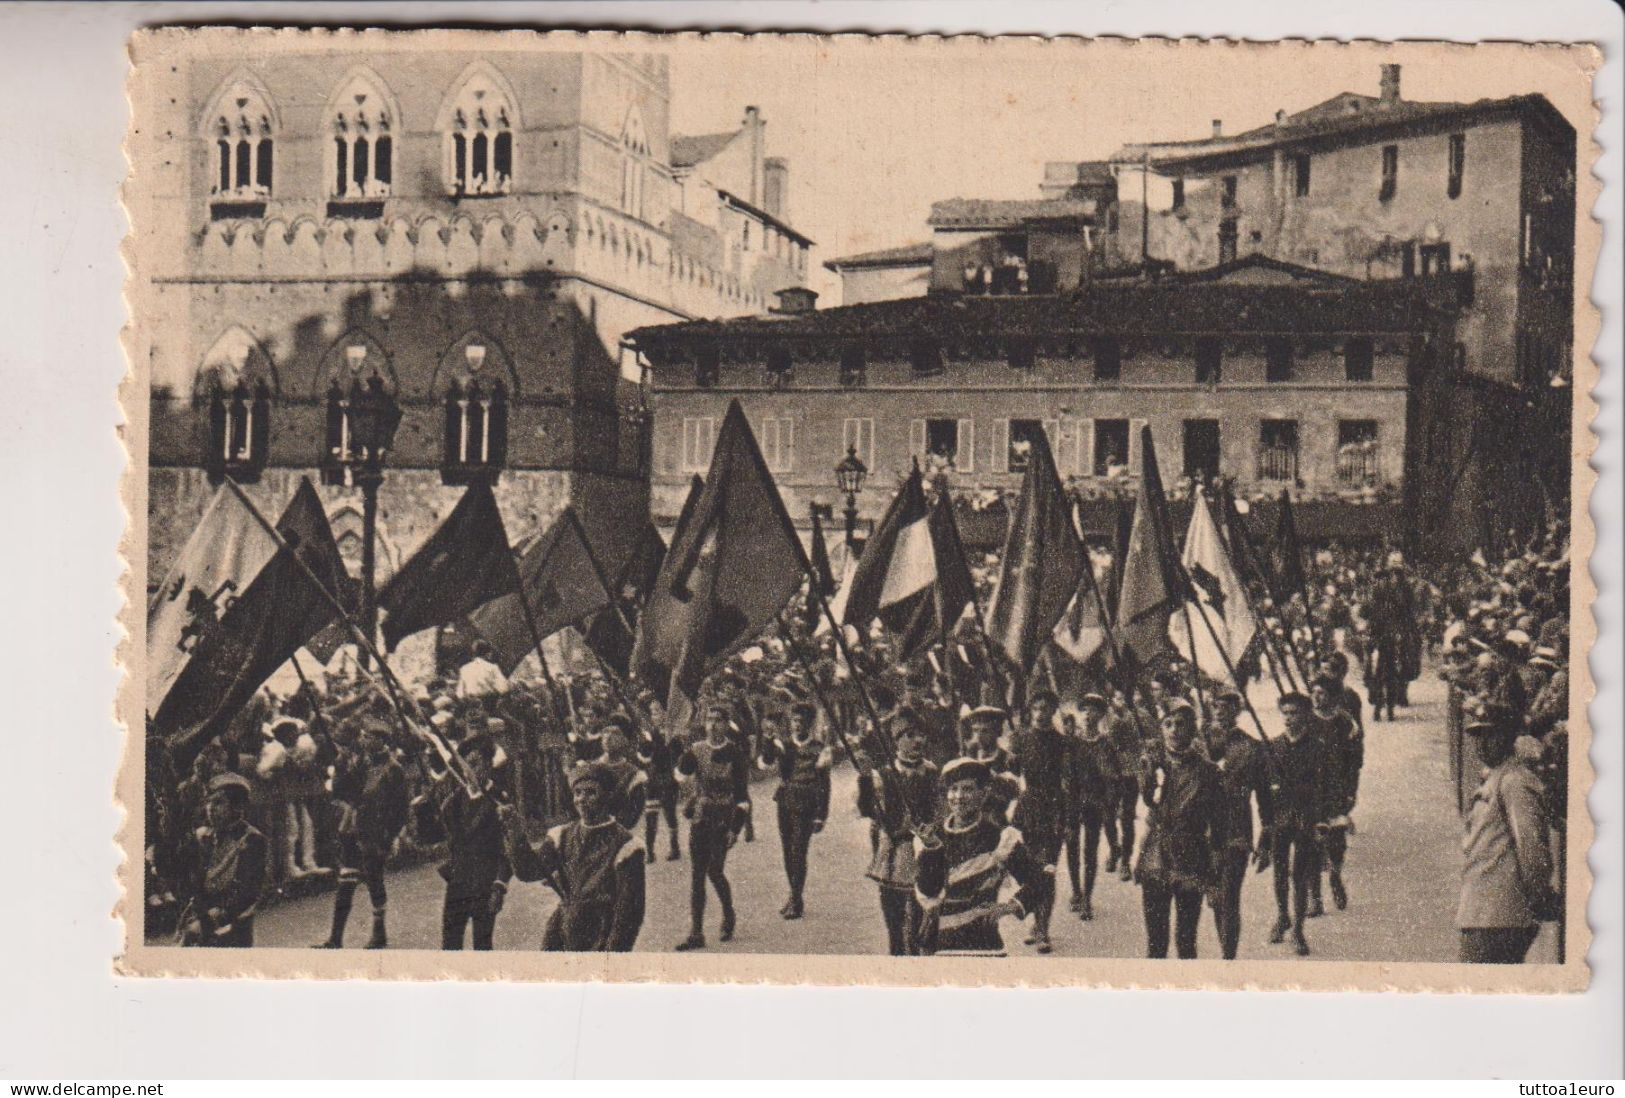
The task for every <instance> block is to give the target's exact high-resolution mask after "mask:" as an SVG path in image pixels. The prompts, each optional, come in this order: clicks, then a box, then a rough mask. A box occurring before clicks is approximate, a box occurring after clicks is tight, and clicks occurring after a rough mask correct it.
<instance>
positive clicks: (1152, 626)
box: [1116, 427, 1182, 663]
mask: <svg viewBox="0 0 1625 1098" xmlns="http://www.w3.org/2000/svg"><path fill="white" fill-rule="evenodd" d="M1140 437H1141V445H1140V465H1141V468H1142V469H1143V470H1144V471H1143V472H1142V474H1141V476H1140V500H1139V504H1138V505H1137V506H1136V507H1135V508H1134V523H1133V525H1132V526H1131V527H1130V529H1129V537H1128V549H1127V550H1126V551H1125V552H1124V554H1123V566H1122V573H1123V578H1122V586H1121V588H1120V591H1119V594H1118V600H1117V616H1116V633H1117V644H1118V647H1119V648H1120V649H1121V650H1122V653H1123V656H1124V658H1125V659H1132V660H1133V661H1136V662H1138V663H1144V662H1146V661H1147V660H1150V659H1151V658H1152V657H1154V656H1155V655H1156V654H1157V653H1158V652H1161V651H1162V650H1163V649H1165V648H1167V647H1168V618H1169V615H1171V614H1172V613H1173V612H1174V611H1175V610H1177V609H1178V608H1179V606H1180V591H1181V586H1182V585H1181V583H1180V581H1179V571H1178V565H1177V561H1178V554H1176V553H1175V552H1174V548H1173V534H1172V533H1171V532H1170V530H1169V527H1168V502H1167V499H1166V498H1165V497H1164V496H1163V493H1162V474H1161V472H1160V470H1159V469H1158V468H1157V453H1156V449H1155V447H1154V446H1153V445H1152V442H1151V428H1149V427H1145V428H1142V431H1141V436H1140Z"/></svg>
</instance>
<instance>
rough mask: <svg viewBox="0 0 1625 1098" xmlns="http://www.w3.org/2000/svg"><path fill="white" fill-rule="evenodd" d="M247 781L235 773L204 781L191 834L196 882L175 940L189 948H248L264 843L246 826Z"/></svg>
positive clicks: (262, 874) (261, 888)
mask: <svg viewBox="0 0 1625 1098" xmlns="http://www.w3.org/2000/svg"><path fill="white" fill-rule="evenodd" d="M248 793H249V786H248V780H247V779H246V778H243V777H241V776H239V775H237V774H233V773H229V772H228V773H224V774H217V775H216V776H215V777H214V778H212V779H210V781H209V786H208V796H207V800H205V801H204V813H205V816H206V818H207V819H208V823H207V824H206V825H205V826H203V827H201V828H199V829H198V830H197V833H196V841H197V857H196V858H195V860H194V864H195V865H196V867H197V879H196V880H195V881H194V882H193V895H192V902H191V904H190V905H189V906H188V912H189V917H188V918H185V919H184V920H183V922H182V925H181V941H182V943H183V944H185V945H190V946H209V947H216V948H232V947H235V948H248V947H250V946H252V945H253V944H254V909H255V908H256V907H257V906H258V905H259V902H260V895H261V893H262V892H263V891H264V889H265V869H266V860H267V852H268V849H269V847H268V844H267V843H266V841H265V836H264V835H262V834H260V833H259V832H258V831H256V830H255V829H254V828H253V827H251V826H249V823H248V820H247V813H248Z"/></svg>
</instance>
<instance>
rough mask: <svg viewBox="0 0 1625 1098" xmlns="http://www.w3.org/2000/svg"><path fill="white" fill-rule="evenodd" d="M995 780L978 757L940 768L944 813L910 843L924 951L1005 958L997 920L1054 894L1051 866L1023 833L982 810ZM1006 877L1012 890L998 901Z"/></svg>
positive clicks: (1021, 914) (1018, 914) (1022, 911)
mask: <svg viewBox="0 0 1625 1098" xmlns="http://www.w3.org/2000/svg"><path fill="white" fill-rule="evenodd" d="M992 780H993V774H992V772H991V771H989V770H988V768H987V765H986V764H985V763H981V762H978V761H977V760H975V759H968V758H966V759H955V760H954V761H953V762H951V763H949V764H948V765H947V766H946V767H944V768H943V771H942V786H943V789H944V795H945V797H946V799H947V802H948V815H947V818H946V819H944V820H943V822H942V823H941V824H940V825H936V826H931V827H924V828H921V829H920V833H919V836H918V838H917V839H916V840H915V848H916V851H917V856H918V859H919V872H918V879H917V884H916V890H917V893H918V896H919V902H920V906H921V910H922V912H923V915H924V918H923V920H922V928H923V929H922V933H921V945H920V952H922V953H925V954H933V955H944V956H960V957H965V956H970V957H1002V956H1004V955H1005V951H1004V939H1003V937H1002V936H1001V935H1000V934H999V920H1000V919H1002V918H1003V917H1004V916H1006V915H1014V916H1016V917H1017V918H1024V917H1025V916H1026V914H1027V913H1028V912H1029V911H1031V910H1034V909H1035V908H1036V906H1037V905H1038V904H1040V903H1041V902H1042V901H1043V898H1044V896H1045V895H1051V896H1053V895H1054V892H1055V879H1054V877H1055V867H1054V866H1053V865H1044V864H1043V863H1042V862H1041V861H1040V860H1039V859H1038V858H1037V857H1035V856H1034V855H1033V854H1032V853H1031V852H1030V851H1029V850H1028V849H1027V847H1026V845H1025V844H1024V843H1023V842H1022V838H1021V832H1020V831H1018V830H1016V829H1015V828H1014V827H1009V826H1006V825H1004V824H1001V823H1000V822H998V821H997V820H994V819H993V818H992V817H990V816H989V815H988V814H987V813H985V812H983V811H982V805H983V802H984V801H985V800H986V798H987V795H988V788H989V786H990V784H991V783H992ZM1010 878H1014V879H1015V882H1016V885H1017V891H1016V893H1015V895H1014V896H1012V897H1011V898H1010V899H1008V900H1001V899H1000V898H999V893H1000V891H1001V890H1002V889H1003V886H1004V883H1005V881H1006V880H1007V879H1010Z"/></svg>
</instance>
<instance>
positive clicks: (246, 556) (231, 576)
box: [146, 482, 277, 715]
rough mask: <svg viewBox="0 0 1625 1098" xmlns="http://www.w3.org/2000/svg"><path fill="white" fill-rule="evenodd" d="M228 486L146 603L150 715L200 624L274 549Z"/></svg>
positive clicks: (185, 657)
mask: <svg viewBox="0 0 1625 1098" xmlns="http://www.w3.org/2000/svg"><path fill="white" fill-rule="evenodd" d="M233 488H234V485H232V484H231V483H230V482H227V483H225V484H222V485H221V486H220V488H219V490H218V491H216V492H215V494H214V498H213V499H211V500H210V501H209V505H208V507H207V508H205V509H204V511H203V518H202V519H201V520H200V521H199V522H198V525H197V529H195V530H193V531H192V536H191V537H190V538H188V539H186V545H185V547H184V548H182V549H181V553H180V556H179V557H177V558H176V560H175V563H174V564H173V565H171V566H170V569H169V571H168V573H167V574H165V576H164V580H163V582H162V583H160V584H159V585H158V588H157V590H156V591H154V592H153V595H152V598H151V599H150V600H149V601H148V603H147V696H146V711H147V713H148V714H149V715H151V714H153V713H156V712H157V711H158V709H159V707H160V706H161V705H162V704H163V702H164V698H165V697H166V696H168V694H169V691H170V688H171V687H173V686H174V685H175V680H176V679H177V678H178V677H179V676H180V674H181V672H182V671H183V670H184V669H185V667H186V664H187V663H188V662H189V661H190V660H191V658H192V653H193V650H194V648H195V647H196V645H197V642H198V641H199V639H200V638H201V636H202V633H201V629H202V628H203V627H204V626H205V625H206V624H207V623H208V622H212V621H214V620H215V619H216V618H217V617H218V616H219V611H220V610H221V608H222V606H223V605H226V604H229V603H230V602H231V601H232V600H234V599H236V598H237V597H239V596H240V595H241V594H242V593H243V592H244V591H246V590H247V589H248V584H249V581H251V580H252V579H253V578H254V577H255V576H256V575H258V574H259V571H260V569H262V568H264V567H265V565H266V564H267V562H269V561H270V559H271V558H272V557H273V556H274V555H275V554H276V548H277V546H276V538H274V537H272V536H271V532H270V531H269V530H267V529H266V528H265V524H264V523H263V522H261V521H260V520H259V519H258V518H257V517H256V516H255V515H254V512H253V510H252V509H251V508H250V507H249V505H248V504H247V502H245V500H244V499H243V496H242V494H241V493H240V492H237V491H234V490H233ZM200 615H201V616H200Z"/></svg>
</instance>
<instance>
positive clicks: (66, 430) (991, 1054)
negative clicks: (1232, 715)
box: [0, 0, 1625, 1080]
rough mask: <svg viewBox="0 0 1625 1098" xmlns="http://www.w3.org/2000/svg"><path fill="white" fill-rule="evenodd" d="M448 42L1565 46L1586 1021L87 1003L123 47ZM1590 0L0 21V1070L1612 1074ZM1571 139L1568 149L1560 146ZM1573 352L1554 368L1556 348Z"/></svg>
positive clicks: (1603, 88) (185, 1073) (849, 998)
mask: <svg viewBox="0 0 1625 1098" xmlns="http://www.w3.org/2000/svg"><path fill="white" fill-rule="evenodd" d="M211 19H214V20H230V21H233V22H238V23H244V22H263V23H273V22H292V21H298V20H306V21H321V22H339V21H343V20H346V19H349V20H352V21H357V22H361V21H366V22H381V21H384V20H388V21H390V22H391V23H396V24H400V23H403V22H404V21H414V22H417V23H436V22H441V23H444V22H457V23H473V22H481V21H490V22H513V23H528V24H533V25H540V24H542V23H546V24H548V25H567V26H578V27H592V26H611V25H625V26H638V27H645V28H649V29H656V28H672V29H679V28H680V29H701V28H708V27H709V28H719V27H727V28H730V29H742V30H743V29H776V30H799V29H806V30H818V29H823V30H837V29H839V30H872V31H890V32H906V33H927V32H975V33H996V32H1029V33H1077V34H1102V33H1112V34H1122V35H1137V34H1164V35H1213V36H1218V35H1224V36H1231V37H1245V38H1251V39H1269V38H1279V37H1287V36H1291V37H1339V38H1350V37H1362V38H1412V39H1426V38H1453V39H1458V40H1466V39H1487V38H1489V39H1496V38H1498V39H1523V40H1528V39H1543V40H1558V41H1581V40H1589V41H1595V42H1598V43H1599V44H1601V45H1602V47H1603V49H1604V52H1605V54H1606V57H1607V66H1606V68H1605V69H1604V70H1603V71H1602V73H1601V74H1600V75H1599V77H1598V81H1597V95H1598V98H1599V100H1600V101H1601V102H1602V105H1603V108H1604V111H1605V119H1604V123H1603V127H1602V129H1601V130H1600V131H1599V132H1598V133H1597V135H1596V136H1597V139H1598V141H1599V142H1600V143H1601V144H1602V145H1603V157H1602V160H1601V163H1600V166H1599V174H1601V175H1602V176H1603V178H1604V179H1605V181H1606V184H1607V188H1608V189H1607V191H1606V193H1605V194H1604V197H1603V202H1602V205H1601V206H1600V207H1599V208H1598V209H1597V211H1596V213H1597V215H1598V216H1599V217H1600V218H1602V219H1603V220H1604V221H1605V226H1606V227H1605V233H1606V236H1605V240H1604V245H1603V251H1602V257H1601V260H1600V264H1599V271H1600V276H1599V280H1598V282H1597V284H1596V286H1595V287H1594V291H1593V292H1594V298H1595V300H1597V301H1598V302H1600V303H1604V307H1605V318H1604V328H1603V333H1602V339H1601V341H1600V343H1599V345H1598V347H1597V349H1596V351H1595V357H1596V358H1597V360H1598V361H1599V362H1600V363H1601V364H1602V366H1603V375H1604V381H1603V384H1602V386H1601V387H1600V388H1599V389H1598V391H1597V397H1598V400H1599V401H1600V402H1601V403H1602V404H1603V405H1604V407H1603V411H1602V416H1601V418H1600V419H1599V420H1598V431H1599V433H1600V435H1601V436H1602V447H1601V449H1600V450H1599V452H1598V455H1597V461H1596V463H1597V465H1598V467H1599V469H1600V470H1601V471H1602V474H1603V479H1602V481H1601V482H1600V484H1599V486H1598V489H1597V492H1596V495H1595V497H1594V499H1593V503H1592V507H1593V513H1594V515H1595V517H1596V520H1597V523H1598V526H1597V535H1598V536H1597V545H1596V553H1595V556H1594V557H1593V568H1594V575H1595V577H1596V581H1597V584H1598V587H1599V589H1600V590H1601V601H1600V602H1599V603H1598V606H1597V615H1598V619H1599V627H1600V629H1601V636H1600V638H1599V641H1598V644H1597V646H1596V648H1595V650H1594V652H1593V654H1592V667H1593V673H1594V675H1595V676H1596V678H1597V680H1598V686H1599V694H1598V699H1597V702H1596V704H1595V705H1594V706H1593V708H1592V722H1593V726H1594V728H1595V731H1596V734H1595V737H1594V743H1595V746H1594V754H1593V761H1594V763H1595V765H1596V767H1597V769H1598V771H1599V773H1600V777H1599V780H1598V782H1597V786H1596V789H1595V791H1594V792H1593V794H1592V797H1591V802H1590V803H1591V809H1592V812H1593V814H1594V815H1595V817H1596V820H1597V827H1598V837H1597V842H1596V844H1595V847H1594V849H1593V853H1592V859H1591V862H1592V869H1593V872H1594V874H1595V876H1596V886H1595V890H1594V895H1593V899H1592V905H1591V918H1592V921H1593V924H1594V925H1595V926H1596V928H1597V940H1596V942H1595V945H1594V947H1593V950H1592V954H1591V960H1592V963H1593V966H1594V968H1595V977H1594V986H1593V988H1592V990H1591V992H1590V993H1589V994H1588V995H1585V996H1583V997H1582V996H1570V997H1559V998H1552V999H1535V998H1493V997H1482V998H1476V999H1469V998H1465V997H1442V996H1416V995H1408V996H1406V995H1382V996H1378V995H1286V994H1267V995H1266V994H1237V993H1231V994H1198V993H1179V992H1138V993H1135V992H1082V991H1065V990H1061V991H1043V992H1021V991H947V990H944V991H918V990H913V991H883V990H872V989H865V990H850V991H847V990H829V989H818V990H814V989H796V988H754V987H753V988H714V987H713V988H691V987H681V988H674V987H625V986H549V985H524V986H520V985H499V986H480V985H468V984H443V985H425V984H385V985H376V986H364V985H359V984H289V983H265V984H256V983H247V982H241V983H235V984H223V983H207V982H200V981H153V980H134V979H121V978H115V977H114V976H113V975H112V971H111V958H112V956H113V955H114V954H115V953H116V952H117V950H118V948H119V943H120V940H121V932H120V928H119V926H118V925H117V923H116V922H115V921H114V920H113V919H112V918H111V915H110V912H111V911H112V908H113V905H114V904H115V902H116V900H117V892H116V888H115V886H114V883H113V882H114V871H115V867H116V864H117V857H118V853H117V849H116V847H115V846H114V845H113V843H112V841H111V836H112V834H113V833H114V831H115V830H116V828H117V827H118V822H119V821H118V815H117V813H116V811H115V810H114V809H113V808H112V807H111V791H112V788H113V781H114V775H115V772H116V769H117V765H118V759H119V752H120V746H121V744H120V733H119V730H118V728H117V726H116V725H115V724H114V723H113V720H112V700H113V696H114V691H115V688H116V686H117V681H118V680H117V674H116V672H115V671H114V670H113V668H112V665H111V658H112V652H113V648H114V645H115V643H116V640H117V629H116V627H115V625H114V618H115V615H116V613H117V612H118V608H119V597H120V596H119V594H118V587H117V585H118V576H119V568H118V566H117V564H116V562H115V558H114V549H115V546H116V545H117V543H118V539H119V536H120V533H121V531H122V527H123V516H122V513H121V511H120V509H119V508H118V506H117V504H116V500H117V498H118V477H119V475H120V471H121V469H122V467H123V461H124V458H123V453H122V450H121V449H120V447H119V445H118V442H117V440H116V438H115V436H114V433H113V430H112V428H113V425H114V424H116V423H117V422H118V421H119V412H118V407H117V402H116V399H115V391H116V387H117V384H118V382H119V379H120V376H121V374H122V372H123V361H122V356H121V354H120V351H119V346H118V331H119V328H120V326H121V324H122V323H123V316H124V309H123V304H122V301H121V297H120V294H121V289H122V285H123V281H124V270H123V266H122V263H121V262H120V260H119V253H118V248H119V243H120V241H121V239H122V237H123V235H124V231H125V222H124V217H123V214H122V212H121V211H120V210H119V208H118V206H117V203H116V189H117V185H118V182H119V180H120V179H121V178H122V176H123V172H124V162H123V156H122V152H121V143H122V141H123V137H124V131H125V126H126V122H127V118H128V114H127V105H126V102H125V98H124V80H125V76H126V65H125V55H124V52H123V51H124V42H125V39H126V37H127V35H128V34H129V33H130V31H131V30H133V29H134V28H136V27H137V26H139V25H143V24H156V23H163V22H171V21H180V20H185V21H187V22H203V21H209V20H211ZM1622 45H1625V39H1622V34H1621V16H1620V11H1619V9H1618V8H1617V7H1615V6H1614V5H1612V4H1610V3H1607V2H1605V0H1590V2H1583V0H1575V2H1565V0H1542V2H1540V3H1538V4H1531V3H1527V2H1520V0H1512V2H1502V0H1493V2H1492V0H1473V2H1463V0H1451V2H1441V0H1434V2H1433V3H1431V4H1418V3H1415V2H1414V0H1409V2H1406V0H1398V2H1394V0H1359V2H1357V3H1354V2H1337V3H1323V4H1308V3H1304V2H1302V0H1285V2H1281V0H1271V2H1265V0H1248V2H1246V3H1241V2H1239V0H1232V2H1231V3H1230V4H1228V5H1221V4H1214V3H1211V2H1203V0H1194V2H1187V3H1149V2H1141V3H1136V4H1132V5H1129V4H1099V5H1096V6H1085V5H1082V4H1072V3H1067V4H1062V3H1054V4H1050V3H1021V2H1015V0H1002V2H1000V3H997V4H990V3H970V4H960V3H952V2H938V3H893V4H856V3H843V2H828V3H819V4H805V3H779V4H772V5H769V4H732V3H709V4H699V3H695V4H681V3H674V4H621V5H615V6H594V5H591V4H580V3H561V4H553V5H540V4H509V5H504V4H476V3H469V4H405V3H402V4H390V5H388V6H385V5H369V4H356V3H332V4H247V5H239V6H233V7H228V6H225V5H221V4H207V3H199V4H184V5H183V4H145V5H134V4H122V3H121V4H96V5H93V4H76V5H60V6H46V5H23V4H18V5H7V6H4V7H0V104H3V105H4V106H3V110H0V168H3V174H0V318H4V319H3V321H0V488H3V490H0V507H3V508H4V514H5V516H6V518H7V519H8V527H9V528H8V529H7V530H6V531H5V532H4V534H3V535H0V577H3V578H0V585H3V586H0V682H4V683H5V684H6V686H5V687H4V695H3V702H0V1078H12V1079H22V1078H35V1079H60V1080H66V1079H89V1078H100V1077H108V1076H112V1077H121V1078H125V1079H130V1080H137V1079H163V1078H187V1077H191V1078H198V1077H201V1078H231V1077H236V1076H246V1077H274V1076H287V1077H307V1078H308V1077H332V1076H396V1075H401V1076H413V1077H418V1078H424V1077H435V1076H465V1077H480V1076H504V1077H513V1076H538V1075H545V1076H572V1075H623V1076H624V1075H645V1076H654V1077H663V1076H666V1077H669V1076H681V1075H693V1074H706V1075H709V1074H720V1075H738V1076H791V1077H794V1076H825V1075H843V1076H859V1075H883V1076H885V1075H903V1074H906V1075H928V1076H950V1077H959V1078H966V1077H978V1076H984V1075H1009V1076H1073V1075H1082V1076H1106V1077H1122V1076H1136V1075H1147V1074H1149V1075H1156V1076H1164V1077H1166V1076H1180V1075H1189V1076H1196V1077H1223V1076H1231V1075H1242V1076H1288V1077H1291V1076H1311V1077H1314V1076H1332V1077H1341V1076H1349V1077H1360V1076H1405V1077H1432V1076H1475V1077H1476V1076H1486V1075H1488V1076H1500V1077H1511V1078H1526V1079H1528V1078H1544V1079H1552V1078H1587V1077H1619V1076H1620V1075H1621V1073H1622V1071H1625V1061H1622V1055H1625V1045H1622V1025H1625V1020H1622V1019H1625V1016H1622V1011H1621V1001H1622V990H1625V984H1622V980H1621V933H1620V931H1621V927H1622V904H1621V880H1622V876H1621V872H1620V869H1621V842H1620V821H1621V811H1620V809H1621V797H1620V792H1621V783H1620V775H1621V772H1622V770H1621V751H1620V743H1621V727H1622V722H1621V690H1620V686H1621V681H1620V669H1621V663H1622V660H1621V643H1620V639H1621V622H1622V612H1621V600H1620V592H1621V557H1622V552H1621V521H1620V520H1621V507H1620V504H1621V450H1620V438H1621V417H1620V408H1621V353H1620V336H1621V323H1620V322H1621V317H1620V303H1621V281H1620V275H1621V269H1622V265H1625V263H1622V257H1621V249H1620V228H1621V226H1622V218H1621V201H1620V198H1621V186H1620V183H1621V153H1620V149H1621V144H1622V141H1621V137H1622V128H1621V118H1622V106H1625V104H1622V101H1621V91H1620V86H1621V64H1620V54H1621V48H1622ZM1586 137H1587V135H1586V134H1585V133H1584V132H1583V127H1582V133H1581V148H1582V149H1584V147H1585V141H1586ZM1580 350H1581V352H1582V353H1583V351H1584V349H1583V348H1581V349H1580Z"/></svg>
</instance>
